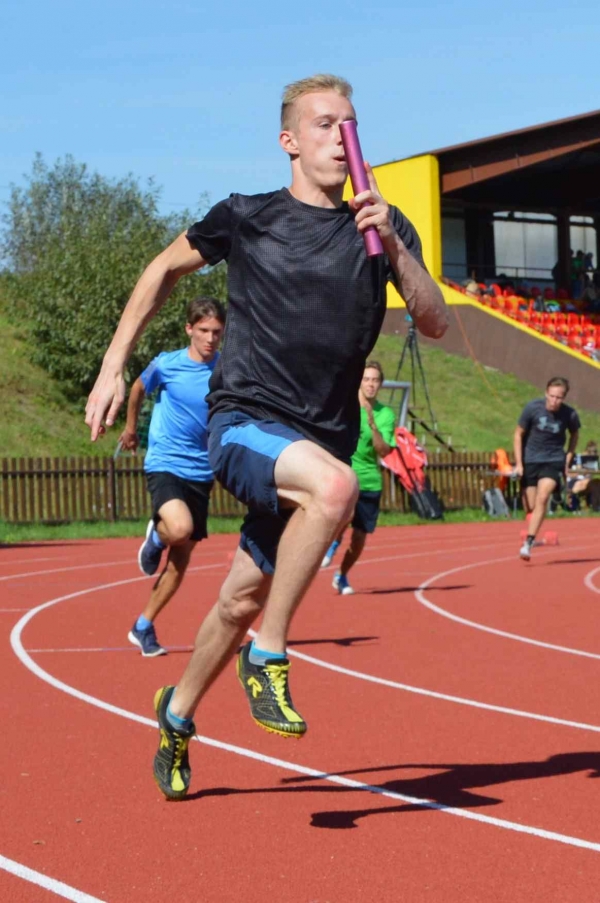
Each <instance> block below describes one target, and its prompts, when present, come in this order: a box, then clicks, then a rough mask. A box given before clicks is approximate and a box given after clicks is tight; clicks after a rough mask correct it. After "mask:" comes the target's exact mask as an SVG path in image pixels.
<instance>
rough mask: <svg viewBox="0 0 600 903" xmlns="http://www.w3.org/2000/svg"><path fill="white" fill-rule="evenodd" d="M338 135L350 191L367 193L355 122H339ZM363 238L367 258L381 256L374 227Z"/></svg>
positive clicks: (365, 232)
mask: <svg viewBox="0 0 600 903" xmlns="http://www.w3.org/2000/svg"><path fill="white" fill-rule="evenodd" d="M340 134H341V136H342V144H343V145H344V154H345V155H346V163H347V164H348V172H349V173H350V181H351V182H352V190H353V192H354V194H355V195H357V194H360V192H361V191H368V190H369V188H370V187H371V186H370V185H369V180H368V178H367V174H366V172H365V164H364V161H363V155H362V151H361V149H360V142H359V140H358V133H357V131H356V121H355V120H354V119H347V120H346V121H345V122H341V123H340ZM363 238H364V240H365V248H366V249H367V257H377V256H378V255H379V254H383V245H382V244H381V239H380V237H379V232H378V231H377V229H376V228H375V226H369V228H368V229H366V230H365V231H364V232H363Z"/></svg>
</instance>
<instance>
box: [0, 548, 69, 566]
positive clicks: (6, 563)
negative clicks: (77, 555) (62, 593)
mask: <svg viewBox="0 0 600 903" xmlns="http://www.w3.org/2000/svg"><path fill="white" fill-rule="evenodd" d="M3 548H4V549H9V548H10V546H3V545H2V543H0V552H2V549H3ZM68 558H69V556H68V555H48V556H47V557H46V558H12V559H9V560H8V561H0V567H3V568H9V567H12V566H13V565H14V564H33V563H34V562H35V563H37V562H38V561H64V560H65V559H67V560H68Z"/></svg>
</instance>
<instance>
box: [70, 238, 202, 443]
mask: <svg viewBox="0 0 600 903" xmlns="http://www.w3.org/2000/svg"><path fill="white" fill-rule="evenodd" d="M203 266H206V261H205V260H204V259H203V258H202V256H201V254H200V253H199V252H198V251H196V250H195V249H194V248H192V247H191V245H190V243H189V241H188V240H187V238H186V236H185V232H183V233H182V234H181V235H180V236H179V237H178V238H176V239H175V241H174V242H173V243H172V244H170V245H169V247H168V248H166V249H165V250H164V251H163V252H162V253H161V254H159V255H158V257H155V259H154V260H153V261H152V263H151V264H150V265H149V266H147V267H146V269H145V270H144V272H143V273H142V275H141V276H140V278H139V280H138V283H137V285H136V287H135V288H134V290H133V294H132V295H131V298H130V299H129V301H128V302H127V304H126V305H125V308H124V310H123V313H122V315H121V319H120V321H119V325H118V326H117V330H116V332H115V334H114V336H113V339H112V342H111V343H110V345H109V347H108V350H107V352H106V354H105V355H104V361H103V363H102V369H101V370H100V373H99V375H98V378H97V380H96V383H95V385H94V388H93V389H92V391H91V392H90V396H89V398H88V402H87V406H86V409H85V422H86V425H87V426H89V428H90V431H91V439H92V442H95V441H96V439H97V438H98V436H100V435H102V433H104V432H105V427H104V425H103V421H104V422H105V424H106V426H112V425H113V423H114V422H115V417H116V416H117V412H118V410H119V408H120V407H121V405H122V403H123V401H124V399H125V380H124V378H123V370H124V368H125V364H126V363H127V360H128V359H129V355H130V354H131V352H132V351H133V349H134V348H135V345H136V343H137V341H138V339H139V337H140V336H141V334H142V333H143V331H144V329H145V328H146V326H147V324H148V323H149V322H150V320H151V319H152V317H154V316H155V314H157V313H158V311H159V310H160V308H161V307H162V305H163V304H164V303H165V301H166V300H167V298H168V297H169V295H170V294H171V292H172V291H173V289H174V287H175V285H176V284H177V281H178V280H179V279H180V278H181V277H182V276H185V275H186V274H188V273H193V272H194V271H195V270H199V269H200V268H201V267H203Z"/></svg>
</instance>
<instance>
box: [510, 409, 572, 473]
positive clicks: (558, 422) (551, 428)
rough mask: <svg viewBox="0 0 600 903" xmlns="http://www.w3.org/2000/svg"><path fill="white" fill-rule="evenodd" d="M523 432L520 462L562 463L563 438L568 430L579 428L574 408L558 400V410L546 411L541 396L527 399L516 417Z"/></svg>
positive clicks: (563, 451)
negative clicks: (559, 402) (526, 402)
mask: <svg viewBox="0 0 600 903" xmlns="http://www.w3.org/2000/svg"><path fill="white" fill-rule="evenodd" d="M519 426H520V427H522V428H523V429H524V430H525V435H524V436H523V447H524V451H523V462H524V463H525V464H558V465H559V466H560V467H561V468H562V467H564V464H565V458H566V455H565V450H564V445H565V438H566V435H567V430H569V432H570V433H576V432H577V431H578V430H579V429H580V428H581V423H580V420H579V415H578V414H577V411H576V410H575V408H571V407H569V405H568V404H561V406H560V408H559V409H558V411H549V410H548V409H547V408H546V402H545V400H544V399H543V398H536V399H535V401H530V402H529V404H526V405H525V407H524V408H523V411H522V413H521V416H520V417H519Z"/></svg>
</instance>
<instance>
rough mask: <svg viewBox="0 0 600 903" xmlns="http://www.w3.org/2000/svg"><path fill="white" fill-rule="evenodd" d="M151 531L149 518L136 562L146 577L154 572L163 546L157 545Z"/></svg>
mask: <svg viewBox="0 0 600 903" xmlns="http://www.w3.org/2000/svg"><path fill="white" fill-rule="evenodd" d="M153 532H154V521H153V520H152V519H151V520H150V521H149V522H148V526H147V527H146V538H145V540H144V541H143V543H142V544H141V546H140V550H139V552H138V564H139V566H140V571H141V572H142V574H145V575H146V576H147V577H151V576H152V575H153V574H156V572H157V570H158V566H159V564H160V559H161V556H162V553H163V547H162V546H157V545H156V543H155V542H154V541H153V539H152V533H153Z"/></svg>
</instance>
